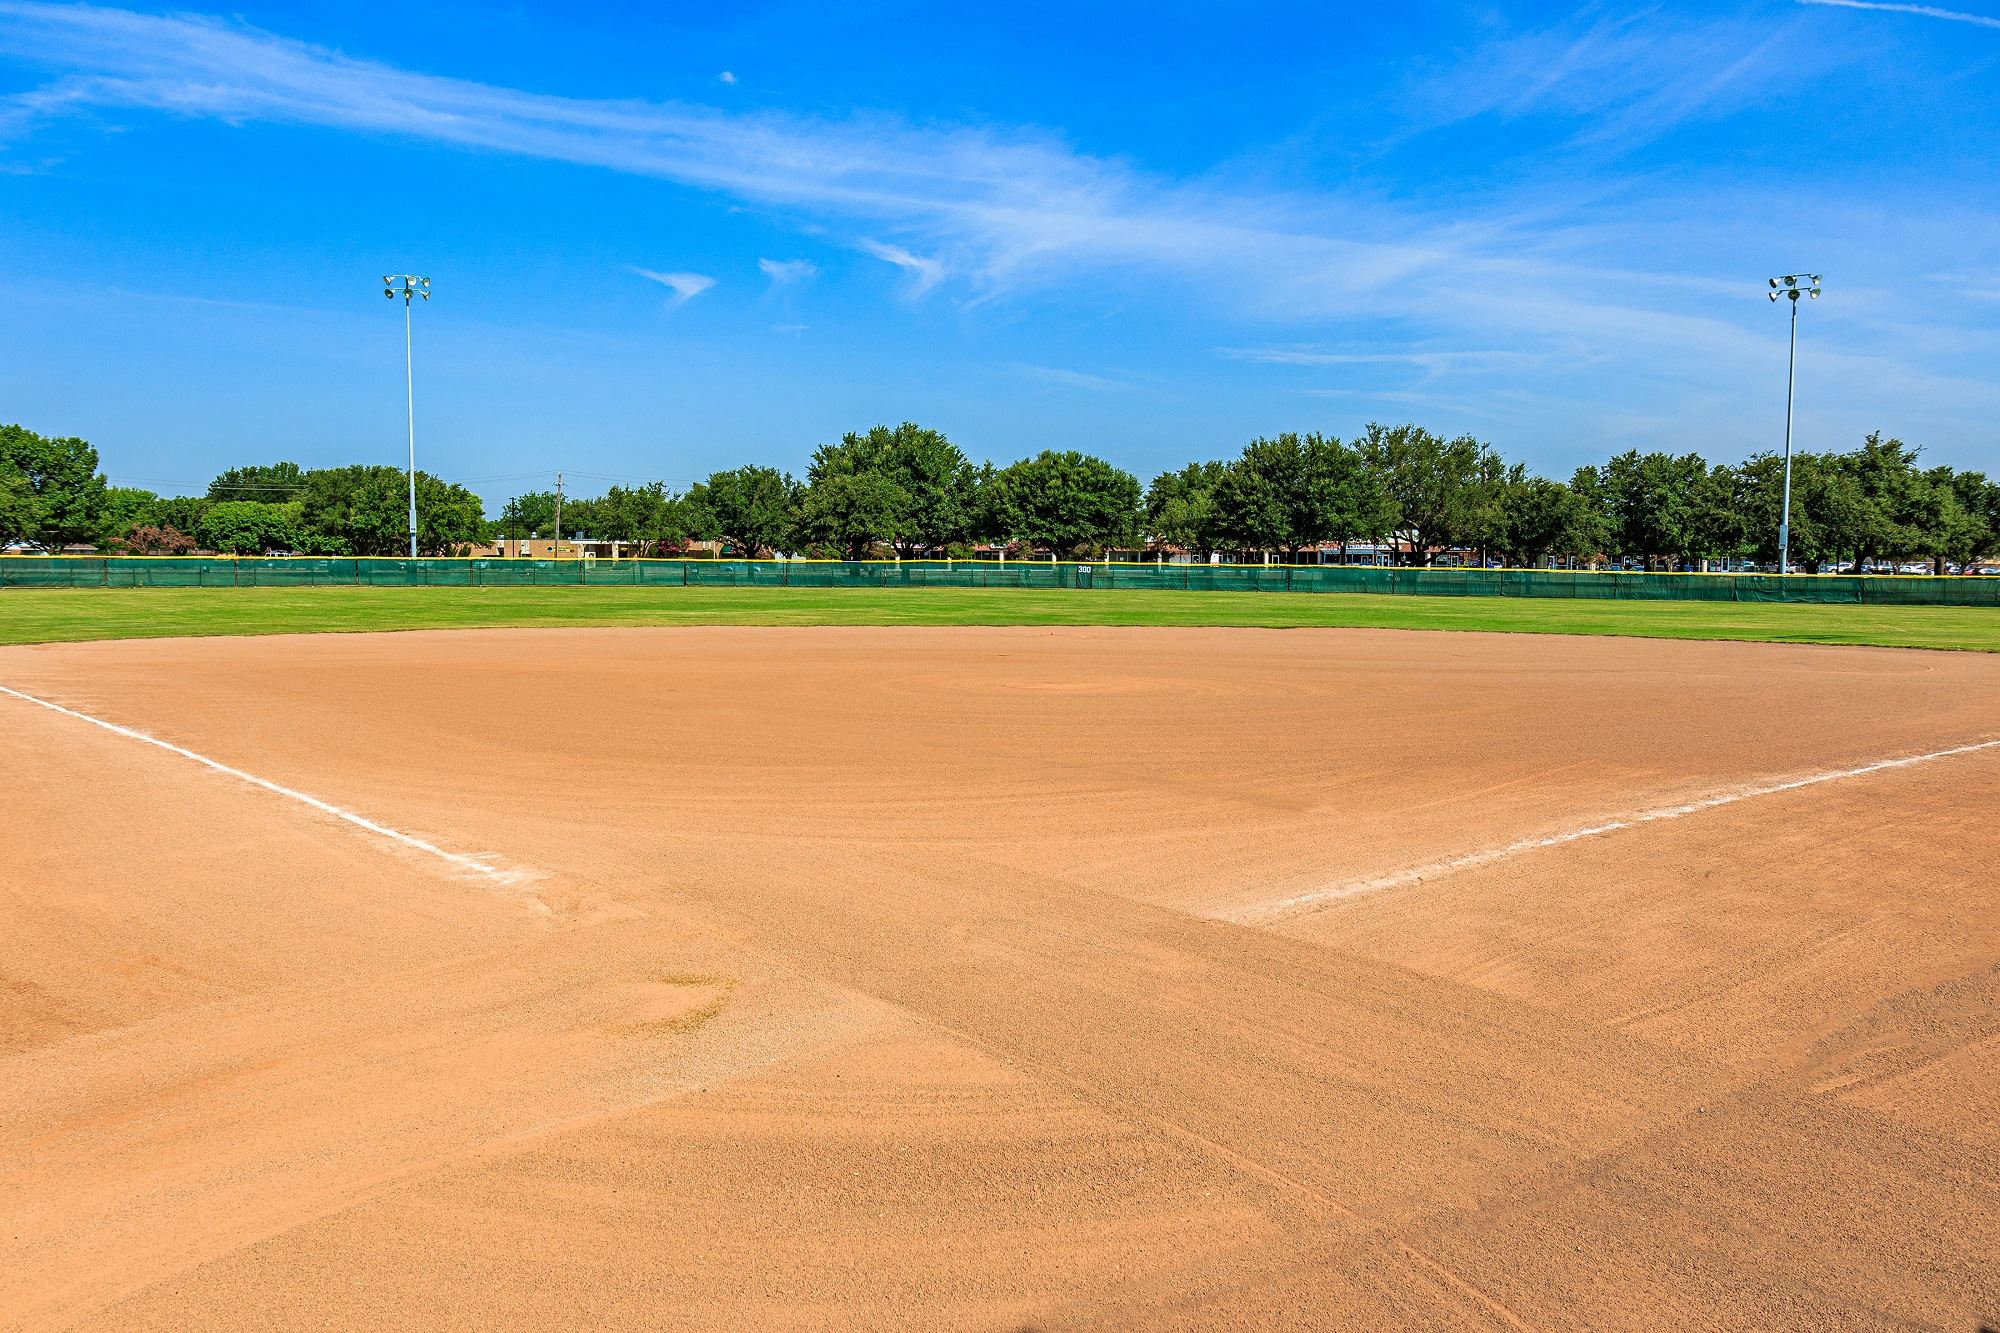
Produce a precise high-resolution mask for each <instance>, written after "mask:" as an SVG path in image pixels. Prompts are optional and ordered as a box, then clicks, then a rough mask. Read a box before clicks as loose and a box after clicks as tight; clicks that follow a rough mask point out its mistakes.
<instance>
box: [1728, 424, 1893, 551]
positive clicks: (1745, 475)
mask: <svg viewBox="0 0 2000 1333" xmlns="http://www.w3.org/2000/svg"><path fill="white" fill-rule="evenodd" d="M1784 471H1785V465H1784V459H1783V458H1782V457H1781V456H1780V455H1778V454H1775V453H1759V454H1753V455H1751V457H1750V458H1749V459H1748V460H1747V461H1746V462H1745V463H1744V464H1743V466H1742V467H1741V468H1739V469H1737V470H1736V474H1735V477H1736V506H1735V507H1736V513H1737V516H1738V518H1739V519H1740V521H1741V523H1742V530H1743V542H1744V547H1745V549H1747V550H1748V551H1749V553H1750V555H1751V557H1752V558H1753V559H1755V560H1757V561H1759V562H1761V563H1764V564H1769V565H1775V564H1776V563H1777V562H1778V518H1779V514H1780V513H1781V512H1782V508H1783V495H1784ZM1862 508H1863V504H1862V497H1861V489H1860V486H1859V485H1858V484H1857V483H1856V481H1855V480H1854V478H1853V477H1852V476H1851V475H1850V474H1848V473H1847V472H1846V471H1844V470H1843V469H1842V468H1840V467H1839V466H1837V464H1836V462H1835V460H1832V459H1830V458H1829V457H1828V456H1827V455H1824V454H1812V453H1796V454H1793V455H1792V543H1791V552H1790V558H1791V560H1792V563H1793V564H1794V565H1795V566H1796V567H1798V568H1800V569H1803V570H1805V571H1806V572H1807V573H1809V574H1817V573H1818V572H1819V571H1820V570H1821V568H1823V567H1824V566H1826V565H1828V564H1837V563H1838V562H1839V561H1840V559H1841V557H1842V555H1844V554H1846V553H1847V552H1850V551H1852V550H1853V549H1854V545H1853V542H1854V534H1855V533H1856V532H1857V531H1859V529H1860V526H1861V523H1862V521H1863V518H1862Z"/></svg>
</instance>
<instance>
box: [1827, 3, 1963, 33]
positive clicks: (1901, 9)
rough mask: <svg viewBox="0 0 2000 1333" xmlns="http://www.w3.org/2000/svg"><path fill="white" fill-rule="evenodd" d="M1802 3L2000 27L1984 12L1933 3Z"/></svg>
mask: <svg viewBox="0 0 2000 1333" xmlns="http://www.w3.org/2000/svg"><path fill="white" fill-rule="evenodd" d="M1798 2H1799V3H1800V4H1802V5H1820V6H1824V7H1826V8H1828V9H1872V10H1874V11H1875V12H1876V13H1878V14H1915V15H1917V16H1918V17H1919V18H1927V19H1946V20H1948V21H1950V22H1952V23H1970V24H1973V25H1975V26H1977V27H1981V28H2000V18H1991V17H1989V16H1987V15H1985V14H1967V13H1964V12H1962V11H1960V10H1956V9H1939V8H1937V7H1936V6H1934V5H1896V4H1884V3H1881V0H1798Z"/></svg>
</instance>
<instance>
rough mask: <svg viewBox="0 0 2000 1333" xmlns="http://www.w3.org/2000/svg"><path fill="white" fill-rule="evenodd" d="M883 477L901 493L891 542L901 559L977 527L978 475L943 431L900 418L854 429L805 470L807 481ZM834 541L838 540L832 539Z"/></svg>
mask: <svg viewBox="0 0 2000 1333" xmlns="http://www.w3.org/2000/svg"><path fill="white" fill-rule="evenodd" d="M868 473H872V474H874V475H877V476H880V477H883V478H884V479H886V480H887V481H889V482H890V483H891V484H893V485H894V486H895V487H896V488H897V490H899V491H900V492H901V493H902V496H903V499H902V501H901V504H902V509H901V511H900V512H899V513H898V514H897V515H896V519H895V522H894V524H893V525H892V526H893V527H894V529H895V532H896V536H895V538H894V544H895V547H896V551H897V554H899V555H901V556H902V557H903V558H904V559H906V560H907V559H912V558H914V557H917V556H920V555H925V554H927V553H929V552H931V551H935V550H938V549H940V548H942V547H946V546H949V545H951V544H952V543H953V542H958V541H963V540H965V539H966V538H968V537H970V536H972V535H973V529H974V528H975V527H976V526H978V522H977V521H978V502H979V496H978V489H979V478H978V473H977V472H976V470H975V469H974V468H973V466H972V463H971V462H970V461H969V460H968V459H967V458H966V456H965V454H964V452H963V451H962V450H961V449H959V447H958V446H957V445H955V444H953V443H952V442H951V441H950V440H948V439H946V438H945V436H944V434H943V432H941V431H936V430H932V429H930V428H929V427H925V426H919V425H917V424H916V423H915V422H913V421H905V422H903V423H902V424H901V425H899V426H894V427H890V426H875V427H872V428H871V429H870V430H869V431H868V433H867V434H865V435H861V434H856V433H855V432H853V431H850V432H848V433H847V434H846V435H843V436H841V438H840V443H838V444H828V445H821V446H820V447H819V449H818V450H816V451H815V452H814V453H813V461H812V466H811V467H810V468H808V469H807V471H806V482H807V484H808V485H817V484H818V483H819V482H821V481H823V480H825V479H826V478H828V477H833V476H840V475H847V476H860V475H863V474H868ZM836 544H838V543H836Z"/></svg>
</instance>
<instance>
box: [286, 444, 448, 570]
mask: <svg viewBox="0 0 2000 1333" xmlns="http://www.w3.org/2000/svg"><path fill="white" fill-rule="evenodd" d="M407 486H408V481H407V474H405V473H404V472H403V470H402V469H401V468H396V467H388V466H376V465H367V464H357V465H354V466H351V467H335V468H315V469H314V470H313V471H311V472H308V473H306V474H305V483H304V489H303V490H302V491H301V492H300V494H299V499H298V529H299V537H300V538H301V541H302V543H303V545H304V547H305V549H310V550H314V551H318V552H321V553H326V554H337V553H339V554H348V555H402V554H406V553H407V552H408V550H409V540H410V536H409V533H410V524H409V499H408V491H407V489H406V488H407ZM486 530H487V529H486V512H485V508H484V506H483V505H482V504H481V503H480V500H479V497H478V496H476V495H474V494H473V493H472V492H471V491H468V490H466V489H465V488H464V487H463V486H459V485H456V484H454V483H452V482H448V481H443V480H441V479H439V478H437V477H433V476H431V475H430V474H429V473H427V472H419V473H417V552H418V554H419V555H446V554H449V553H450V551H451V550H452V548H453V547H455V546H461V545H468V544H471V543H473V542H478V541H482V540H484V539H485V536H486Z"/></svg>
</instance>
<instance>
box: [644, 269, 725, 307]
mask: <svg viewBox="0 0 2000 1333" xmlns="http://www.w3.org/2000/svg"><path fill="white" fill-rule="evenodd" d="M632 271H633V272H634V273H636V274H638V275H639V276H640V277H642V278H650V279H651V280H652V281H654V282H657V283H659V284H660V285H661V286H662V287H665V288H667V289H668V290H669V291H671V292H672V293H673V298H672V301H673V304H674V305H681V304H682V303H684V302H687V301H692V300H693V299H694V298H695V297H697V296H700V295H701V294H702V293H703V292H705V291H707V290H708V289H709V288H711V287H713V286H714V285H715V279H714V278H711V277H709V276H708V275H707V274H706V273H661V272H658V271H656V270H654V269H650V268H640V267H639V266H637V265H636V264H635V265H633V267H632Z"/></svg>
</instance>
